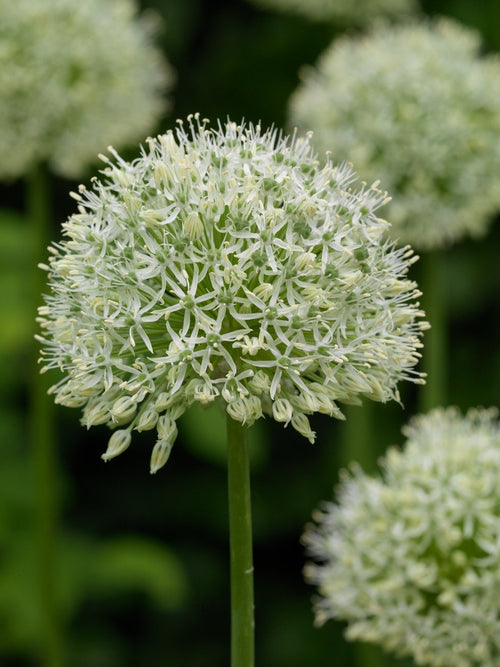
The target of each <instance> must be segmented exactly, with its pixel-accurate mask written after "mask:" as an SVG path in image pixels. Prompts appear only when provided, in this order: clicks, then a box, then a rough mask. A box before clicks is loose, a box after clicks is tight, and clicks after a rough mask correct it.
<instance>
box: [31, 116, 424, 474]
mask: <svg viewBox="0 0 500 667" xmlns="http://www.w3.org/2000/svg"><path fill="white" fill-rule="evenodd" d="M103 158H104V156H103ZM104 159H105V161H106V162H107V163H108V164H107V166H106V168H105V169H104V171H103V177H102V179H101V180H100V181H97V182H94V184H93V186H92V189H91V190H87V189H85V188H84V187H83V186H82V187H81V188H80V194H77V195H75V197H76V198H77V199H78V201H79V206H78V211H79V212H78V213H77V214H74V215H73V216H72V217H71V218H70V219H69V220H68V221H67V222H66V223H65V224H64V225H63V234H64V240H63V242H62V243H60V244H56V245H55V246H53V247H52V248H51V256H50V260H49V265H48V266H47V267H46V268H47V271H48V272H49V284H48V289H49V290H50V293H49V294H48V296H47V297H46V299H45V301H46V305H45V306H42V307H41V308H40V311H39V312H40V318H39V321H40V323H41V336H39V337H38V338H39V340H40V341H41V343H42V363H43V365H44V370H47V369H51V368H56V369H60V370H61V371H62V372H63V377H62V379H61V380H59V382H58V383H57V384H56V385H54V386H53V387H52V388H51V392H53V393H54V394H55V400H56V402H57V403H61V404H62V405H67V406H69V407H77V408H80V407H81V408H82V409H83V418H82V423H83V424H84V425H86V426H87V427H90V426H94V425H96V424H107V425H108V426H109V427H110V428H113V429H116V428H117V427H119V428H118V430H115V431H114V433H113V435H112V436H111V438H110V441H109V445H108V449H107V451H106V453H105V455H104V458H105V459H110V458H114V457H115V456H117V455H118V454H121V453H122V452H123V451H124V450H125V449H127V448H128V446H129V444H130V441H131V432H132V430H135V431H149V430H156V432H157V436H158V439H157V442H156V444H155V446H154V449H153V453H152V457H151V466H150V467H151V472H156V471H157V470H158V469H159V468H161V467H162V466H163V465H164V464H165V463H166V461H167V459H168V457H169V454H170V451H171V448H172V445H173V443H174V441H175V439H176V437H177V425H176V421H177V419H178V418H179V417H181V416H182V415H183V414H184V412H185V411H186V410H187V409H188V408H189V407H190V406H191V405H192V404H193V403H195V402H198V403H200V404H201V405H205V406H208V405H210V404H211V403H214V402H216V400H217V399H218V398H220V399H222V405H223V406H224V409H225V411H226V412H227V413H228V414H229V415H230V417H231V418H232V419H234V420H236V421H238V422H241V423H242V424H246V425H249V426H251V425H252V424H253V423H254V422H255V421H256V420H257V419H259V418H260V417H262V416H263V415H264V413H266V414H268V415H270V416H271V417H272V418H273V419H275V420H276V421H278V422H282V423H284V424H285V425H288V424H289V423H291V425H292V426H293V428H295V430H297V431H298V432H299V433H301V435H303V436H304V437H306V438H308V439H309V440H310V441H311V442H314V439H315V434H314V432H313V431H312V429H311V426H310V424H309V420H308V418H307V415H311V414H313V413H315V412H321V413H323V414H327V415H330V416H333V417H337V418H343V415H342V412H341V411H340V409H339V407H338V406H337V402H338V401H340V402H345V403H359V402H360V397H366V398H371V399H373V400H376V401H383V402H385V401H387V400H390V399H396V400H399V391H398V389H397V384H398V382H399V381H400V380H403V379H407V380H413V381H415V382H420V381H421V380H420V375H419V373H417V372H416V371H415V370H414V368H413V367H414V366H415V365H416V363H417V361H418V359H419V356H420V355H419V349H420V347H421V343H420V340H419V338H420V335H421V331H422V330H423V329H424V328H425V326H426V324H425V323H423V322H422V321H421V318H422V317H423V313H422V311H421V310H419V307H418V305H419V304H418V301H417V299H418V297H419V295H420V293H419V292H418V290H417V287H416V284H415V283H414V282H412V281H410V280H408V279H407V277H406V274H407V273H408V270H409V267H410V266H411V264H412V263H413V260H414V257H413V253H412V251H411V249H409V248H397V247H395V246H394V244H393V243H390V242H387V240H386V228H387V223H386V222H385V221H384V220H382V219H381V218H379V217H377V215H376V211H377V209H378V208H379V207H380V206H381V205H382V204H383V203H384V200H385V195H384V193H382V192H380V191H379V190H377V188H376V187H364V186H360V185H359V184H357V183H356V177H355V174H354V173H353V172H352V170H351V169H350V167H348V166H347V165H341V166H340V167H338V166H334V165H332V164H331V163H330V162H329V161H328V160H327V161H326V163H325V160H320V159H319V157H318V156H317V155H316V154H315V153H314V151H313V150H312V149H311V147H310V144H309V140H308V138H307V137H300V136H296V135H294V136H293V137H291V138H288V137H283V136H281V135H280V134H279V133H278V132H277V131H276V130H267V131H266V130H261V128H260V127H259V126H257V127H254V126H252V125H248V126H245V125H237V124H236V123H234V122H230V121H227V122H226V123H225V124H224V125H221V124H219V126H217V125H214V126H210V125H209V124H208V122H207V121H204V120H200V118H199V117H198V116H195V117H188V120H187V123H182V122H179V123H178V126H177V128H176V129H175V131H171V130H169V131H168V132H167V133H166V134H164V135H160V136H159V137H158V138H157V139H150V140H149V141H148V146H147V147H144V149H143V151H142V153H141V156H140V157H139V158H138V159H136V160H134V161H133V162H131V163H130V162H125V161H123V160H122V159H121V158H120V156H119V155H118V154H117V153H114V154H113V156H112V158H111V159H109V158H104ZM217 402H218V401H217Z"/></svg>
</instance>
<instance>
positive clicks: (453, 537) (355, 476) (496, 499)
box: [304, 408, 500, 667]
mask: <svg viewBox="0 0 500 667" xmlns="http://www.w3.org/2000/svg"><path fill="white" fill-rule="evenodd" d="M403 432H404V434H405V435H406V437H407V442H406V445H405V447H404V449H403V450H400V449H396V448H393V449H390V450H389V451H388V453H387V455H386V457H385V458H384V459H383V461H382V475H381V477H377V478H374V477H369V476H367V475H365V474H364V473H363V472H362V471H361V470H360V469H359V467H356V466H353V468H352V470H351V471H350V473H345V474H344V477H343V478H342V481H341V484H340V487H339V489H338V493H337V503H336V504H325V505H324V506H323V507H322V508H321V509H320V510H319V511H318V512H317V513H316V514H315V516H314V518H315V520H316V522H317V523H316V525H311V526H309V527H308V529H307V531H306V533H305V535H304V542H305V544H306V545H307V548H308V551H309V553H310V555H312V556H314V557H315V559H317V564H313V563H309V564H308V565H307V566H306V571H305V573H306V578H307V579H308V581H309V582H310V583H313V584H317V585H318V586H319V592H320V593H321V595H322V598H320V600H319V601H317V603H316V609H315V611H316V620H317V622H318V623H319V624H322V623H323V622H324V621H325V620H327V619H328V618H338V619H342V620H344V621H347V623H348V625H347V631H346V635H347V638H348V639H351V640H361V641H366V642H373V643H377V644H380V645H381V646H382V647H383V648H384V649H386V650H387V651H391V652H394V653H395V654H397V655H399V656H403V655H411V656H412V657H413V659H414V660H415V662H416V664H418V665H433V666H434V667H450V665H453V667H471V666H472V665H477V666H478V667H479V666H480V667H494V666H496V665H498V660H499V655H500V640H499V638H500V423H499V422H498V412H497V410H493V409H490V410H485V409H478V410H470V411H469V412H468V413H467V415H466V416H462V415H461V414H460V413H459V412H458V410H456V409H454V408H448V409H446V410H444V409H436V410H434V411H432V412H431V413H429V414H427V415H425V416H420V417H417V418H414V419H413V420H412V421H410V424H409V425H408V426H407V427H406V428H405V429H404V431H403Z"/></svg>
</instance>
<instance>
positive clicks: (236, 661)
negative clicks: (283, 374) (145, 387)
mask: <svg viewBox="0 0 500 667" xmlns="http://www.w3.org/2000/svg"><path fill="white" fill-rule="evenodd" d="M227 449H228V459H227V460H228V495H229V535H230V559H231V667H253V665H254V662H255V658H254V652H255V649H254V630H255V622H254V593H253V554H252V510H251V498H250V466H249V460H248V443H247V429H246V428H245V427H244V426H242V425H241V424H240V423H239V422H237V421H235V420H234V419H231V417H229V416H228V417H227Z"/></svg>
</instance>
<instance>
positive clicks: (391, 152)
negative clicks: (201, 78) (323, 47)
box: [290, 20, 500, 249]
mask: <svg viewBox="0 0 500 667" xmlns="http://www.w3.org/2000/svg"><path fill="white" fill-rule="evenodd" d="M479 48H480V43H479V35H478V34H477V33H476V32H474V31H472V30H470V29H467V28H465V27H462V26H460V25H459V24H458V23H456V22H452V21H450V20H438V21H435V22H433V23H432V22H429V23H412V24H410V25H403V26H401V25H400V26H397V27H392V28H391V27H388V26H383V27H379V28H378V29H377V30H375V31H373V32H372V33H371V34H370V35H369V36H364V37H360V38H359V37H358V38H342V39H339V40H337V41H335V42H334V43H333V44H332V45H331V46H330V48H329V49H328V50H327V51H326V52H325V53H324V54H323V56H322V57H321V58H320V60H319V63H318V65H317V68H315V69H310V70H309V71H304V74H303V82H302V84H301V85H300V86H299V88H298V89H297V91H296V92H295V93H294V95H293V96H292V98H291V100H290V116H291V120H292V121H293V122H294V123H295V124H298V126H299V127H302V128H307V129H312V130H313V131H314V140H315V145H316V147H318V148H319V147H321V150H331V151H332V153H333V155H334V156H335V158H336V159H348V160H350V161H351V162H352V163H353V164H354V165H355V168H356V170H357V171H358V173H359V174H360V176H361V177H362V178H365V179H367V180H368V181H370V180H371V179H372V178H374V177H375V174H376V178H379V179H380V181H381V183H382V184H383V186H384V187H385V188H387V189H388V190H389V192H390V193H391V195H392V197H393V199H392V201H391V204H390V205H389V207H388V209H387V211H386V212H385V213H386V214H387V216H388V217H389V219H390V220H391V223H392V225H393V228H392V233H393V235H394V236H395V237H397V238H398V239H399V240H400V241H401V242H403V243H410V244H411V245H412V246H413V247H415V248H418V249H430V248H433V247H440V246H444V245H446V244H449V243H450V242H455V241H457V240H458V239H460V238H461V237H463V236H465V235H471V236H478V235H480V234H482V233H484V232H485V231H486V228H487V224H488V222H489V221H490V218H491V216H492V214H493V213H495V211H496V210H498V208H500V188H499V187H498V173H499V171H500V97H499V95H498V81H499V79H500V60H499V59H498V57H497V56H484V57H479V53H478V52H479Z"/></svg>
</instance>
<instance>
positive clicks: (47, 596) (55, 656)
mask: <svg viewBox="0 0 500 667" xmlns="http://www.w3.org/2000/svg"><path fill="white" fill-rule="evenodd" d="M26 204H27V209H28V210H27V212H28V215H29V218H30V223H31V225H32V238H33V243H34V259H35V262H34V276H33V307H34V309H35V308H36V307H37V306H38V305H40V303H41V294H42V291H43V289H44V285H45V282H44V274H43V272H42V271H41V270H40V269H39V268H38V263H39V262H41V261H43V260H45V256H46V251H47V243H48V240H49V236H50V225H49V221H50V216H49V210H50V203H49V182H48V174H47V173H46V171H45V169H44V168H43V167H42V166H37V167H35V168H34V169H33V170H32V171H31V173H30V174H29V175H28V177H27V180H26ZM35 362H36V360H33V368H32V376H31V386H30V387H29V410H30V415H29V422H30V424H29V426H30V441H31V447H32V455H33V463H34V468H35V484H36V505H37V534H36V538H37V556H38V575H39V596H40V618H41V623H42V643H43V647H42V656H41V663H42V664H43V665H44V667H61V666H62V664H63V661H62V650H61V637H60V631H59V615H58V609H57V599H56V569H57V568H56V546H55V542H56V532H57V497H56V485H57V479H56V477H57V476H56V453H55V427H54V408H53V402H52V401H51V400H50V399H49V396H48V395H47V389H48V387H49V382H48V380H47V377H46V376H45V375H40V372H39V368H38V365H37V364H36V363H35Z"/></svg>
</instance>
